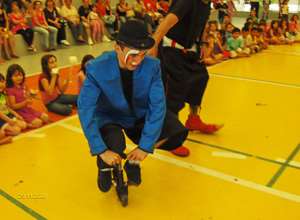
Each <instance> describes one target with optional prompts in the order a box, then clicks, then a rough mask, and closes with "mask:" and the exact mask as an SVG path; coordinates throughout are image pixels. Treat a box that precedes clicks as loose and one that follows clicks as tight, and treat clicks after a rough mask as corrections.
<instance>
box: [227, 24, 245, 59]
mask: <svg viewBox="0 0 300 220" xmlns="http://www.w3.org/2000/svg"><path fill="white" fill-rule="evenodd" d="M240 32H241V31H240V29H239V28H234V29H233V31H232V37H230V38H229V39H228V40H227V47H228V50H229V51H230V58H236V57H245V56H249V55H250V49H249V48H245V47H244V41H243V38H242V37H241V36H240Z"/></svg>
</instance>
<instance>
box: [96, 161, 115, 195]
mask: <svg viewBox="0 0 300 220" xmlns="http://www.w3.org/2000/svg"><path fill="white" fill-rule="evenodd" d="M97 166H98V180H97V183H98V188H99V189H100V191H101V192H108V191H109V190H110V188H111V186H112V177H111V176H112V168H110V167H109V166H108V165H106V164H105V163H104V161H103V160H102V159H101V158H100V157H97Z"/></svg>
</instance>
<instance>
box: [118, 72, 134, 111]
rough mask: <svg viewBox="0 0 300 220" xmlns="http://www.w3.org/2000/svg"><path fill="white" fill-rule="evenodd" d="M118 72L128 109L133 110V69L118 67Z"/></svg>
mask: <svg viewBox="0 0 300 220" xmlns="http://www.w3.org/2000/svg"><path fill="white" fill-rule="evenodd" d="M120 73H121V81H122V87H123V93H124V95H125V98H126V100H127V103H128V106H129V108H130V110H131V111H132V112H133V104H132V92H133V71H131V70H127V69H121V68H120Z"/></svg>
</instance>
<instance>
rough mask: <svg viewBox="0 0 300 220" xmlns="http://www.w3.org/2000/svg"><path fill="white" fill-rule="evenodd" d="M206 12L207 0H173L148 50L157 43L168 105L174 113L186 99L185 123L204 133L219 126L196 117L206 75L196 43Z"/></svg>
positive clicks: (198, 39)
mask: <svg viewBox="0 0 300 220" xmlns="http://www.w3.org/2000/svg"><path fill="white" fill-rule="evenodd" d="M209 14H210V1H209V0H189V1H186V0H173V1H172V3H171V6H170V10H169V13H168V15H167V16H166V17H165V19H164V20H163V21H162V23H161V24H160V25H159V27H158V28H157V30H156V32H155V33H154V35H153V37H154V39H155V42H156V44H155V46H154V47H153V48H152V50H151V51H150V54H152V55H157V51H158V46H159V45H160V46H161V47H160V50H159V57H160V59H161V66H162V72H163V78H164V82H165V88H166V93H167V106H168V109H169V110H171V111H173V112H174V113H176V114H178V112H179V111H180V110H181V109H182V108H183V107H184V103H185V102H187V103H188V104H189V105H190V114H189V117H188V120H187V121H186V127H187V128H188V129H189V130H198V131H201V132H203V133H207V134H211V133H214V132H216V131H218V130H219V129H220V128H221V127H222V126H221V125H215V124H206V123H204V122H203V121H202V120H201V119H200V117H199V110H200V105H201V101H202V97H203V94H204V91H205V89H206V85H207V82H208V79H209V76H208V72H207V69H206V66H205V64H204V63H202V62H200V48H199V45H200V39H201V36H202V34H203V31H204V28H205V25H206V23H207V20H208V18H209ZM176 150H177V151H178V150H181V149H176ZM173 153H174V154H176V153H177V152H173Z"/></svg>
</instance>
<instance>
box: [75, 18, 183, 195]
mask: <svg viewBox="0 0 300 220" xmlns="http://www.w3.org/2000/svg"><path fill="white" fill-rule="evenodd" d="M153 45H154V40H153V39H152V38H151V37H150V36H149V35H148V32H147V29H146V27H145V25H144V24H143V23H141V22H140V21H137V20H129V21H127V22H126V23H125V24H124V25H122V27H121V29H120V32H119V34H118V36H117V42H116V45H115V50H114V51H111V52H106V53H104V54H103V55H101V56H100V57H97V58H95V59H94V60H92V61H91V62H89V63H88V64H87V67H86V72H87V75H86V80H85V81H84V83H83V86H82V88H81V92H80V95H79V101H78V112H79V118H80V122H81V125H82V128H83V130H84V134H85V136H86V138H87V140H88V142H89V146H90V150H91V154H92V155H95V156H97V165H98V168H99V172H98V186H99V189H100V190H101V191H102V192H107V191H108V190H109V189H110V188H111V185H112V176H113V175H112V169H111V168H112V167H114V166H116V165H120V164H121V156H122V155H124V153H123V152H124V150H125V148H126V143H125V136H124V133H125V134H126V135H127V137H129V139H131V140H132V141H133V142H134V143H135V144H136V145H137V147H136V148H135V149H133V150H132V151H131V152H129V153H128V155H127V160H126V162H125V165H124V169H125V172H126V174H127V178H128V184H129V183H130V184H134V185H139V184H140V183H141V172H140V166H139V164H140V162H141V161H143V160H144V159H145V158H146V157H147V155H148V154H149V153H153V151H154V148H158V149H164V150H168V151H171V150H174V149H176V148H178V147H181V146H182V144H183V142H184V141H185V139H186V137H187V134H188V131H187V129H186V128H185V127H184V126H183V125H182V124H181V123H180V121H179V120H178V119H177V117H176V115H174V114H173V113H171V112H168V111H166V104H165V94H164V87H163V83H162V80H161V70H160V63H159V60H158V59H156V58H152V57H148V56H146V53H147V50H148V49H150V48H151V47H152V46H153ZM123 132H124V133H123Z"/></svg>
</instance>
